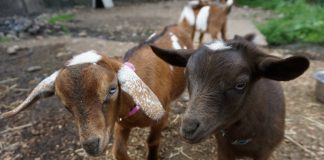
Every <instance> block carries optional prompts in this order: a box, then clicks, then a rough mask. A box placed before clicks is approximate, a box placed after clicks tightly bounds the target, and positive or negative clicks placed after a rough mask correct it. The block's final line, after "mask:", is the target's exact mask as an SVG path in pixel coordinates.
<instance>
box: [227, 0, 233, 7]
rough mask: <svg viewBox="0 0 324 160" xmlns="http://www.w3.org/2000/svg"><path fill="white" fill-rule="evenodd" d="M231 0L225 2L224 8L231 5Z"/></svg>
mask: <svg viewBox="0 0 324 160" xmlns="http://www.w3.org/2000/svg"><path fill="white" fill-rule="evenodd" d="M233 2H234V1H233V0H227V2H226V6H231V5H232V4H233Z"/></svg>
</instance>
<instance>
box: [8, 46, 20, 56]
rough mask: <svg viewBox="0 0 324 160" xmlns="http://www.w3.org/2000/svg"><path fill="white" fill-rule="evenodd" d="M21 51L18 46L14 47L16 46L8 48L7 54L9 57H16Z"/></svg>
mask: <svg viewBox="0 0 324 160" xmlns="http://www.w3.org/2000/svg"><path fill="white" fill-rule="evenodd" d="M19 49H20V47H19V46H18V45H14V46H11V47H8V49H7V53H8V54H9V55H14V54H16V53H17V51H18V50H19Z"/></svg>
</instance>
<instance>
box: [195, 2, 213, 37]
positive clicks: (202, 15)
mask: <svg viewBox="0 0 324 160" xmlns="http://www.w3.org/2000/svg"><path fill="white" fill-rule="evenodd" d="M209 9H210V6H205V7H203V8H201V9H200V11H199V13H198V15H197V20H196V30H198V31H200V32H205V31H207V27H208V17H209Z"/></svg>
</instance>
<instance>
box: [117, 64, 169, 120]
mask: <svg viewBox="0 0 324 160" xmlns="http://www.w3.org/2000/svg"><path fill="white" fill-rule="evenodd" d="M117 74H118V81H119V83H120V85H121V89H122V90H123V91H125V92H126V93H128V94H129V95H130V96H131V97H132V98H133V100H134V101H135V103H136V104H138V105H140V107H141V109H142V110H143V111H144V113H145V114H146V115H147V116H148V117H150V118H152V119H154V120H159V119H160V118H161V117H162V116H163V115H164V112H165V111H164V108H163V107H162V104H161V103H160V101H159V99H158V97H157V96H156V95H155V94H154V93H153V91H152V90H151V89H150V88H149V87H148V86H147V85H146V84H145V83H144V82H143V81H142V80H141V78H140V77H138V76H137V74H136V73H135V72H134V71H133V70H132V69H131V68H130V67H129V66H127V65H125V64H123V65H122V66H121V68H120V69H119V71H118V73H117Z"/></svg>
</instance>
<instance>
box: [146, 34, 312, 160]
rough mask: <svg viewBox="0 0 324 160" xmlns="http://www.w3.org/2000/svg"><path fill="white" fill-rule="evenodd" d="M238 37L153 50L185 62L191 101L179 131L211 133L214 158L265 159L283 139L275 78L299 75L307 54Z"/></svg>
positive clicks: (192, 138) (197, 135) (190, 136)
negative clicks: (282, 52)
mask: <svg viewBox="0 0 324 160" xmlns="http://www.w3.org/2000/svg"><path fill="white" fill-rule="evenodd" d="M246 39H247V40H252V39H253V38H252V37H251V36H250V35H249V36H247V37H246V38H242V37H238V36H237V37H236V38H235V39H234V40H230V41H228V42H223V41H216V42H212V43H209V44H205V45H203V46H201V47H200V48H199V49H197V50H165V49H161V48H158V47H156V46H152V49H153V51H154V52H155V53H156V54H157V55H158V56H159V57H161V58H162V59H164V60H165V61H167V62H168V63H170V64H172V65H178V66H182V67H186V76H187V80H188V91H189V95H190V101H189V106H188V108H187V110H186V112H185V114H184V116H183V119H182V123H181V129H180V134H181V135H182V136H183V137H184V138H185V139H186V140H187V141H188V142H189V143H198V142H200V141H202V140H203V139H205V138H206V137H208V136H209V135H211V134H215V135H216V138H217V144H218V159H221V160H234V159H236V158H241V157H250V158H253V159H255V160H266V159H268V158H269V157H270V155H271V153H272V152H273V151H274V149H275V147H276V146H278V144H279V143H280V142H281V141H282V139H283V137H284V128H285V100H284V94H283V91H282V88H281V85H280V83H279V82H278V81H288V80H292V79H294V78H297V77H298V76H300V75H301V74H302V73H303V72H304V71H305V70H306V69H307V68H308V66H309V61H308V60H307V58H305V57H302V56H292V57H289V58H286V59H281V58H279V57H275V56H271V55H268V54H266V53H264V52H263V51H261V50H259V49H257V48H256V46H255V45H254V44H253V43H251V42H249V41H247V40H246Z"/></svg>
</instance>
